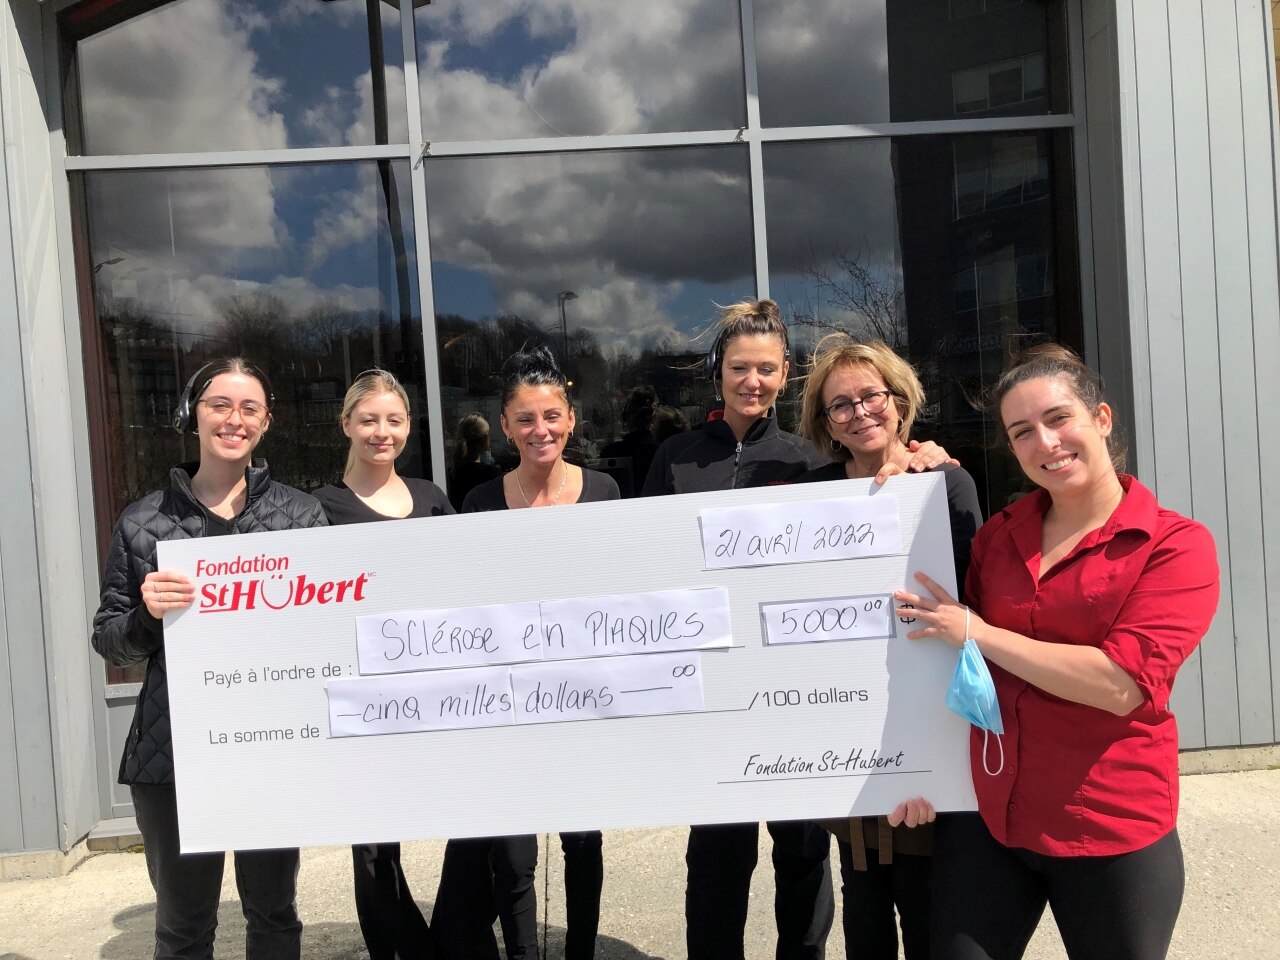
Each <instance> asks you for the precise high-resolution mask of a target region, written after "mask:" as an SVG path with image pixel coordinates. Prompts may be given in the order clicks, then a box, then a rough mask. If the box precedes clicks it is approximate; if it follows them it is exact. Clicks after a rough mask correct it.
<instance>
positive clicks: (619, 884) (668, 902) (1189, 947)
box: [0, 769, 1280, 960]
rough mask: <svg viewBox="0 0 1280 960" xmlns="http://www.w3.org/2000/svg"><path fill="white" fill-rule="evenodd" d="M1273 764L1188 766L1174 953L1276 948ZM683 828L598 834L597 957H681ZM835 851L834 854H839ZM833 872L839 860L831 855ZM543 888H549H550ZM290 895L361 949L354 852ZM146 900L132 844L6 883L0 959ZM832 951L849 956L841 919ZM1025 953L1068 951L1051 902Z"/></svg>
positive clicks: (428, 890)
mask: <svg viewBox="0 0 1280 960" xmlns="http://www.w3.org/2000/svg"><path fill="white" fill-rule="evenodd" d="M1278 811H1280V770H1276V769H1272V770H1258V771H1250V772H1243V773H1217V774H1203V775H1197V776H1184V777H1183V778H1182V811H1181V817H1180V821H1179V830H1180V832H1181V835H1182V843H1183V850H1184V853H1185V857H1186V873H1187V891H1186V898H1185V900H1184V901H1183V906H1182V915H1181V918H1180V920H1179V923H1178V928H1177V931H1176V932H1175V934H1174V939H1173V947H1172V949H1171V951H1170V954H1169V955H1170V957H1173V958H1179V960H1193V958H1194V960H1201V958H1204V957H1213V958H1216V960H1244V958H1255V957H1256V958H1267V960H1271V958H1274V957H1277V956H1280V817H1278V816H1277V812H1278ZM686 835H687V831H686V830H684V829H680V828H676V829H665V830H628V831H611V832H608V833H606V834H605V887H604V898H603V903H602V916H601V924H600V940H599V944H598V948H597V951H596V956H597V958H599V960H646V958H678V957H683V956H684V917H683V913H684V906H683V896H684V844H685V837H686ZM761 837H762V843H761V849H760V864H761V866H760V867H758V868H757V870H756V873H755V878H754V882H753V885H752V891H751V911H750V917H749V920H748V928H747V957H749V958H758V960H768V958H771V957H772V956H773V937H772V922H773V918H772V913H773V910H772V903H773V878H772V870H771V869H770V868H769V853H768V848H767V842H768V833H767V832H766V831H763V830H762V831H761ZM547 849H548V848H547V846H546V844H545V843H544V845H543V854H544V856H543V858H542V860H543V864H544V865H545V866H546V867H547V869H546V870H544V869H543V867H540V868H539V878H538V896H539V901H540V904H541V903H543V902H546V903H549V909H548V910H547V911H546V915H547V917H548V921H549V925H548V927H547V945H548V950H547V952H546V957H547V958H553V960H558V958H559V957H560V956H561V954H562V951H561V945H562V942H563V931H564V900H563V896H562V895H561V892H560V891H561V889H562V887H561V884H562V877H561V873H560V870H559V867H560V866H561V863H562V860H561V857H560V851H559V843H558V839H557V838H555V837H552V838H551V848H550V849H551V853H552V855H551V856H549V857H548V856H546V855H545V854H546V851H547ZM442 851H443V844H442V843H438V842H423V843H408V844H405V845H404V854H403V861H404V864H405V870H406V873H407V875H408V879H409V883H410V886H411V888H412V889H413V891H414V894H415V896H416V897H417V899H418V901H419V903H420V904H421V905H422V907H423V909H424V911H425V912H427V915H428V916H429V915H430V908H431V900H432V897H433V896H434V893H435V884H436V880H437V878H438V877H439V871H440V857H441V853H442ZM835 862H836V861H835V858H834V857H833V863H835ZM836 869H837V874H838V872H839V868H838V865H837V867H836ZM547 891H549V893H550V896H549V897H546V898H545V899H544V893H545V892H547ZM298 904H299V909H300V911H301V913H302V919H303V922H304V923H305V924H306V929H305V931H304V933H303V956H304V957H305V958H306V960H359V958H364V957H366V956H367V954H366V953H365V950H364V945H363V943H362V941H361V939H360V930H359V928H358V926H357V925H356V920H355V907H354V904H353V901H352V896H351V853H350V850H349V849H347V848H337V847H323V848H313V849H307V850H304V851H303V855H302V872H301V876H300V877H299V881H298ZM221 919H222V926H221V927H220V929H219V936H218V943H217V947H216V950H215V956H216V957H217V958H218V960H242V958H243V957H244V921H243V919H242V918H241V916H240V910H239V902H238V900H237V899H236V893H235V884H234V880H233V877H232V872H231V869H230V863H228V869H227V872H226V877H225V880H224V884H223V891H222V910H221ZM153 922H154V904H153V901H152V892H151V887H150V885H149V883H148V881H147V871H146V864H145V863H144V861H143V858H142V856H141V854H139V853H136V852H135V853H123V852H121V853H104V854H98V855H96V856H92V857H90V858H88V859H87V860H85V861H84V862H83V863H81V864H80V865H79V866H78V867H77V868H76V869H75V870H74V871H72V872H71V873H70V874H68V875H67V876H64V877H58V878H55V879H47V880H11V881H6V882H0V960H66V958H70V960H89V958H102V960H126V958H127V960H136V958H142V957H148V956H150V954H151V943H152V941H151V932H152V924H153ZM827 955H828V957H830V958H832V960H839V958H841V957H843V956H844V940H843V937H842V935H841V932H840V924H839V921H838V919H837V922H836V925H835V929H833V930H832V932H831V939H830V940H829V941H828V950H827ZM1027 956H1028V957H1029V958H1032V960H1058V958H1065V956H1066V954H1065V952H1064V951H1063V949H1062V944H1061V941H1060V940H1059V939H1058V936H1057V932H1056V930H1055V929H1054V926H1053V921H1052V917H1051V916H1050V915H1048V914H1046V916H1045V919H1044V920H1043V922H1042V923H1041V924H1040V929H1039V931H1038V932H1037V934H1036V936H1035V939H1034V941H1033V942H1032V947H1031V949H1030V951H1029V952H1028V954H1027Z"/></svg>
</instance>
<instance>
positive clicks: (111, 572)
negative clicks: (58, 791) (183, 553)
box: [92, 460, 327, 783]
mask: <svg viewBox="0 0 1280 960" xmlns="http://www.w3.org/2000/svg"><path fill="white" fill-rule="evenodd" d="M195 469H196V464H184V465H182V466H180V467H174V468H173V470H171V471H170V473H169V486H168V487H166V488H164V489H163V490H156V491H155V492H153V493H149V494H147V495H146V496H145V497H143V498H142V499H141V500H139V501H138V502H137V503H132V504H130V505H129V506H127V507H126V508H125V510H124V513H122V514H121V515H120V519H119V521H117V523H116V528H115V531H114V532H113V533H112V535H111V547H110V550H109V551H108V553H107V559H106V563H105V564H104V567H103V571H102V602H101V604H100V605H99V606H98V612H97V614H96V615H95V616H94V618H93V638H92V642H93V649H95V650H97V651H98V653H100V654H101V655H102V656H103V658H104V659H106V660H107V661H108V662H110V663H113V664H115V665H116V666H120V667H127V666H129V665H130V664H134V663H139V662H141V661H143V660H145V661H147V674H146V677H145V678H144V679H143V681H142V692H141V693H139V694H138V705H137V707H136V708H135V710H134V713H133V725H132V727H131V728H130V730H129V737H128V739H127V740H126V741H125V744H124V756H123V758H121V761H120V782H121V783H173V743H172V737H171V735H170V731H169V686H168V680H167V674H166V672H165V659H164V628H163V625H162V623H161V621H159V620H157V619H156V618H155V617H153V616H151V614H150V613H149V612H148V610H147V608H146V605H145V604H143V602H142V581H143V580H145V579H146V576H147V574H148V573H151V572H153V571H154V570H155V569H156V543H157V542H158V541H160V540H184V539H187V538H188V537H203V536H205V534H206V530H207V527H206V524H207V522H208V521H207V517H208V514H207V513H206V512H205V509H204V507H202V506H201V505H200V503H199V501H197V500H196V498H195V495H194V494H193V493H192V492H191V475H192V474H193V473H195ZM245 476H246V479H247V480H248V484H249V487H248V492H247V494H246V497H245V506H244V510H242V511H241V512H240V515H239V516H237V517H236V518H235V519H234V520H233V521H232V532H233V533H259V532H262V531H264V530H294V529H297V528H299V527H323V526H325V525H326V523H327V521H326V520H325V516H324V511H323V510H322V509H321V507H320V503H319V502H318V501H317V500H316V499H315V498H314V497H310V496H308V495H307V494H305V493H302V492H300V491H298V490H294V489H293V488H292V487H286V486H285V485H284V484H282V483H276V482H275V481H274V480H272V479H271V475H270V473H269V472H268V470H267V465H266V462H265V461H262V460H257V461H254V464H253V465H252V466H251V467H249V468H248V470H246V471H245Z"/></svg>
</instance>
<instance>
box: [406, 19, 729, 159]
mask: <svg viewBox="0 0 1280 960" xmlns="http://www.w3.org/2000/svg"><path fill="white" fill-rule="evenodd" d="M414 17H415V23H416V27H417V41H418V73H419V77H420V80H421V96H422V129H423V136H424V137H426V138H427V139H428V140H433V141H439V140H508V139H518V138H527V137H561V136H598V135H604V134H625V133H655V132H675V131H685V130H719V129H725V128H736V127H741V126H743V125H744V124H745V123H746V97H745V93H744V87H743V73H742V31H741V26H740V23H739V8H738V0H649V2H646V3H618V2H617V0H574V2H572V3H566V2H564V0H527V2H523V3H501V4H496V3H476V2H474V0H435V2H432V3H431V4H429V5H426V6H422V7H419V8H418V9H417V10H416V11H415V13H414Z"/></svg>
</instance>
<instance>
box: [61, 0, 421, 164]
mask: <svg viewBox="0 0 1280 960" xmlns="http://www.w3.org/2000/svg"><path fill="white" fill-rule="evenodd" d="M97 6H100V5H96V4H83V5H80V6H78V7H72V8H70V10H68V11H67V12H66V13H65V14H64V15H63V21H62V22H63V29H64V32H66V33H68V34H69V35H72V36H75V35H77V33H78V32H79V31H78V28H79V27H80V26H81V25H80V23H79V20H78V19H77V18H78V17H82V16H88V15H90V14H92V13H93V12H94V9H95V7H97ZM146 6H151V7H153V8H154V9H151V10H150V11H149V12H147V13H144V14H141V15H139V16H134V17H132V18H130V19H128V20H125V21H123V22H121V23H117V24H115V25H112V26H109V27H107V28H105V29H97V28H96V25H95V27H94V29H97V32H93V33H90V34H89V35H88V36H85V37H84V38H83V39H80V40H79V41H78V42H77V43H76V46H75V58H76V67H77V71H78V75H79V87H78V101H79V133H80V136H79V138H78V140H79V144H80V146H79V148H78V149H76V152H79V153H85V154H129V153H174V152H200V151H208V150H259V149H278V148H283V147H314V146H343V145H356V144H372V143H404V142H405V141H406V140H407V139H408V118H407V116H406V114H405V96H404V53H403V49H404V48H403V45H402V43H401V39H400V10H399V4H398V2H394V0H393V2H388V0H327V2H319V0H315V2H306V3H303V2H298V0H174V2H163V3H151V4H147V5H146ZM135 9H136V7H135ZM371 24H372V25H373V26H372V28H371ZM74 113H75V111H74V109H73V110H72V111H69V115H74ZM74 132H75V131H73V134H74ZM71 140H72V143H73V149H75V143H76V141H77V138H76V137H75V136H74V135H73V136H72V137H71Z"/></svg>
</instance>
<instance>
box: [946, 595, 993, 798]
mask: <svg viewBox="0 0 1280 960" xmlns="http://www.w3.org/2000/svg"><path fill="white" fill-rule="evenodd" d="M969 619H970V614H969V610H968V608H967V607H966V608H965V614H964V635H965V641H964V646H963V647H961V648H960V656H959V658H958V659H957V660H956V669H955V671H954V672H953V673H952V674H951V685H950V686H949V687H948V688H947V701H946V702H947V707H948V709H950V710H953V711H955V712H956V713H958V714H959V715H960V716H962V717H964V718H965V719H966V720H968V721H969V722H970V723H971V724H973V725H974V726H975V727H980V728H981V729H982V731H983V737H982V768H983V769H984V770H986V771H987V773H988V774H989V775H990V776H995V775H996V774H998V773H999V772H1000V771H1001V770H1003V769H1004V744H1003V743H1002V742H1001V740H1000V737H1001V735H1003V733H1004V721H1002V720H1001V718H1000V701H999V699H997V697H996V685H995V683H994V682H993V681H992V679H991V671H990V670H989V669H987V661H986V658H984V657H983V656H982V651H981V650H979V649H978V644H977V643H975V642H974V639H973V637H971V636H969ZM993 733H994V734H995V735H996V745H997V746H999V747H1000V764H999V766H998V767H997V768H996V769H995V770H992V769H991V768H990V767H988V766H987V737H988V736H990V734H993Z"/></svg>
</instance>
